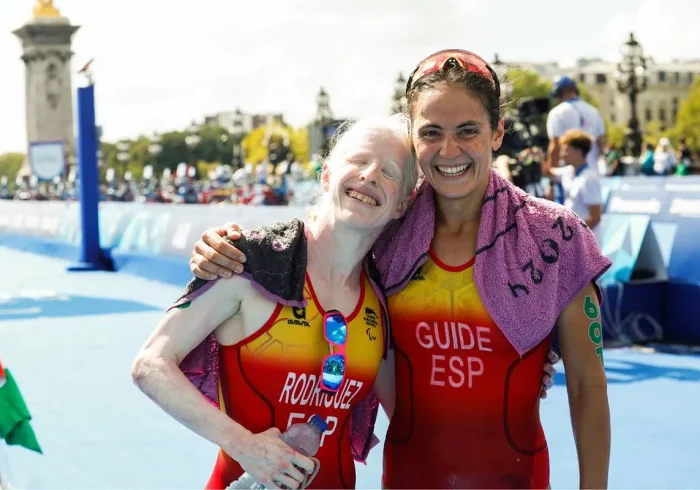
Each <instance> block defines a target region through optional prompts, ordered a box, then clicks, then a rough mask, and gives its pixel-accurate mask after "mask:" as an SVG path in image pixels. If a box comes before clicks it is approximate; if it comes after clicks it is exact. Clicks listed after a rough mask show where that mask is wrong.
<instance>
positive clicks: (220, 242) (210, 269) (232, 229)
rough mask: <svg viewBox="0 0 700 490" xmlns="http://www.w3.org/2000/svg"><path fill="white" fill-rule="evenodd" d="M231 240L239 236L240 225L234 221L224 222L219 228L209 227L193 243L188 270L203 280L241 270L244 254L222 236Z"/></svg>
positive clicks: (226, 275) (237, 272)
mask: <svg viewBox="0 0 700 490" xmlns="http://www.w3.org/2000/svg"><path fill="white" fill-rule="evenodd" d="M225 237H228V238H230V239H231V240H233V241H236V240H238V239H239V238H241V227H240V226H238V225H237V224H236V223H226V224H225V225H224V226H221V227H219V228H210V229H208V230H205V231H204V233H202V237H201V238H200V239H199V241H197V243H195V244H194V250H193V251H192V255H191V257H190V270H191V271H192V273H193V274H194V275H195V276H196V277H198V278H200V279H205V280H213V279H216V278H217V277H231V276H232V275H233V274H234V273H235V274H240V273H241V272H243V264H244V263H245V260H246V259H245V255H243V253H242V252H241V251H240V250H238V249H237V248H236V247H234V246H233V245H231V244H230V243H228V242H227V241H226V240H225V239H224V238H225Z"/></svg>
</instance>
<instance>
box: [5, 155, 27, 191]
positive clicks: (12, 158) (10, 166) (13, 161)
mask: <svg viewBox="0 0 700 490" xmlns="http://www.w3.org/2000/svg"><path fill="white" fill-rule="evenodd" d="M23 162H24V155H23V154H22V153H5V154H4V155H0V176H1V175H5V176H7V181H8V183H9V184H10V185H14V182H15V179H16V178H17V172H19V169H20V167H21V166H22V163H23Z"/></svg>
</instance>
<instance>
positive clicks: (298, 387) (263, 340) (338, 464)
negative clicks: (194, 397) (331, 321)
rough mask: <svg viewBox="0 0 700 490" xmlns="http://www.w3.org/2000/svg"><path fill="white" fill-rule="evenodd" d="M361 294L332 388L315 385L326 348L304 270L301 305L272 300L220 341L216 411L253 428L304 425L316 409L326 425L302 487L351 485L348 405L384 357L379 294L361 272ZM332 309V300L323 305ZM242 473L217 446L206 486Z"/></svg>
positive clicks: (362, 393) (367, 387)
mask: <svg viewBox="0 0 700 490" xmlns="http://www.w3.org/2000/svg"><path fill="white" fill-rule="evenodd" d="M361 281H362V282H361V292H360V298H359V301H358V303H357V306H356V307H355V310H354V311H353V312H352V314H350V315H349V316H348V317H347V321H348V337H347V343H346V373H345V379H344V381H343V383H342V384H341V386H340V388H339V389H338V391H337V392H336V393H328V394H326V393H325V392H322V391H321V390H320V388H319V376H320V374H321V364H322V362H323V359H324V357H325V356H327V355H328V354H329V353H330V346H329V344H328V342H327V341H326V340H325V337H324V331H323V330H324V329H323V315H324V313H325V311H324V309H323V307H322V306H321V305H320V304H319V301H318V299H317V298H316V294H315V292H314V289H313V286H312V285H311V281H310V278H309V276H308V274H307V275H306V281H305V283H304V298H305V299H306V300H307V301H308V303H307V306H306V307H304V308H295V307H291V306H283V305H281V304H278V305H277V307H276V308H275V311H274V313H273V314H272V315H271V316H270V318H269V319H268V320H267V322H266V323H265V325H263V326H262V327H261V328H260V329H259V330H258V331H257V332H256V333H255V334H253V335H251V336H249V337H248V338H246V339H244V340H243V341H241V342H239V343H238V344H235V345H232V346H221V354H220V355H221V357H220V364H219V400H220V406H221V410H222V411H225V412H226V413H227V414H228V415H229V416H230V417H231V418H233V419H234V420H235V421H236V422H238V423H239V424H241V425H243V426H244V427H246V428H247V429H248V430H250V431H251V432H253V433H256V434H257V433H260V432H263V431H265V430H267V429H269V428H270V427H273V426H274V427H277V428H278V429H279V430H280V431H281V432H284V431H285V430H286V429H287V427H288V426H289V425H291V424H295V423H299V422H306V421H307V420H308V419H309V418H310V417H311V416H312V415H314V414H318V415H320V416H321V417H323V418H324V419H325V420H326V422H327V423H328V430H327V431H326V432H325V433H324V434H323V436H322V439H321V448H320V449H319V452H318V453H317V454H316V456H315V457H316V458H318V460H319V461H320V462H321V468H320V470H319V472H318V475H316V478H315V479H314V480H313V481H312V482H311V485H310V486H309V487H308V488H354V487H355V464H354V461H353V457H352V453H351V448H350V423H351V408H352V407H353V406H354V405H355V404H356V403H357V402H359V401H361V400H362V399H364V398H365V397H366V396H367V395H368V394H369V393H370V392H371V390H372V388H373V386H374V380H375V378H376V376H377V373H378V371H379V366H380V363H381V362H382V357H383V354H384V336H383V325H382V310H381V304H380V302H379V299H378V298H377V296H376V295H375V294H374V292H373V290H372V288H371V287H370V285H369V283H368V280H367V278H366V277H365V274H364V273H363V274H362V279H361ZM326 306H327V307H328V308H333V305H330V304H329V305H326ZM242 474H243V469H242V468H241V466H240V465H239V464H238V463H237V462H236V461H235V460H233V459H232V458H231V457H230V456H228V455H227V454H226V453H225V452H223V451H219V455H218V458H217V461H216V465H215V468H214V471H213V473H212V475H211V477H210V480H209V483H208V484H207V488H212V489H214V488H217V489H221V488H226V486H228V485H229V484H230V483H232V482H233V481H235V480H237V479H238V478H239V477H240V476H241V475H242Z"/></svg>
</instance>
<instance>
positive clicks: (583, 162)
mask: <svg viewBox="0 0 700 490" xmlns="http://www.w3.org/2000/svg"><path fill="white" fill-rule="evenodd" d="M560 145H561V146H560V155H561V157H562V159H563V160H564V163H566V166H565V167H549V166H548V165H546V164H545V168H544V172H545V173H546V175H550V176H556V177H559V178H560V181H561V183H562V186H563V188H564V197H565V200H564V206H566V207H567V208H569V209H570V210H571V211H573V212H574V213H576V214H577V215H578V217H579V218H581V219H582V220H583V221H585V222H586V224H587V225H588V227H589V228H591V229H593V228H594V227H595V226H596V225H597V224H598V222H600V216H601V214H602V209H603V191H602V188H601V185H600V174H599V173H598V170H597V168H596V167H595V166H591V165H590V164H589V163H588V161H587V157H588V154H589V153H590V151H591V148H592V147H593V138H592V137H591V136H590V135H589V134H588V133H586V132H585V131H582V130H580V129H570V130H568V131H567V132H565V133H564V134H563V135H562V137H561V139H560Z"/></svg>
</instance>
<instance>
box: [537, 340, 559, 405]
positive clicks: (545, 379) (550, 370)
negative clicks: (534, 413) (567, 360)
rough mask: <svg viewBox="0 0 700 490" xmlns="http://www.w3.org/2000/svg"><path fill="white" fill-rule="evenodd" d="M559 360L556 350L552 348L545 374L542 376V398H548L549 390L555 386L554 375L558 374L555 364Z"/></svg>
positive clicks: (545, 366) (545, 364)
mask: <svg viewBox="0 0 700 490" xmlns="http://www.w3.org/2000/svg"><path fill="white" fill-rule="evenodd" d="M558 362H559V356H558V355H557V354H556V353H555V352H554V351H552V350H550V351H549V354H548V355H547V362H545V363H544V369H543V371H544V376H542V391H541V392H540V399H542V400H544V399H545V398H547V390H549V389H550V388H551V387H552V386H554V375H555V374H557V370H556V369H555V368H554V365H555V364H556V363H558Z"/></svg>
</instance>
